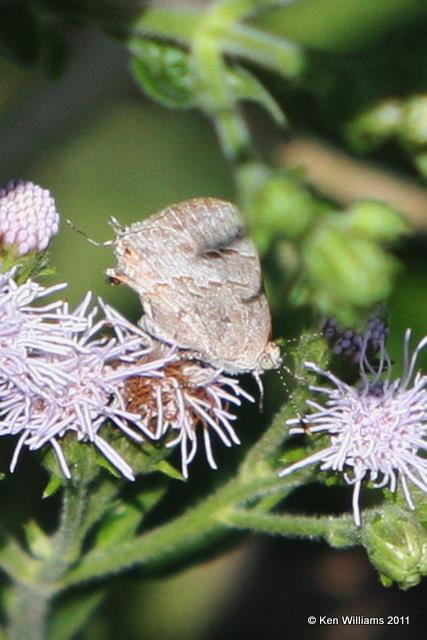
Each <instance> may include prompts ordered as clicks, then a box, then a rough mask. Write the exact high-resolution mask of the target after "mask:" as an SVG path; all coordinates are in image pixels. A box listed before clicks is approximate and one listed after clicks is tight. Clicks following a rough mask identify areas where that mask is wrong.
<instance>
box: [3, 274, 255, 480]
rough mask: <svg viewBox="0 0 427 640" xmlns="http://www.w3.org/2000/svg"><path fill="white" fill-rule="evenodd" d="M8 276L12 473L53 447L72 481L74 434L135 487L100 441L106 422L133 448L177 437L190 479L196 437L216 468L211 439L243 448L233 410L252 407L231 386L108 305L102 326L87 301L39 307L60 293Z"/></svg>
mask: <svg viewBox="0 0 427 640" xmlns="http://www.w3.org/2000/svg"><path fill="white" fill-rule="evenodd" d="M12 275H13V274H5V275H0V436H1V435H13V436H17V437H18V443H17V446H16V448H15V452H14V455H13V458H12V462H11V471H13V470H14V469H15V467H16V464H17V461H18V458H19V454H20V452H21V451H22V449H23V448H24V447H27V448H29V449H30V450H38V449H40V448H41V447H43V446H44V445H45V444H50V445H51V446H52V447H53V448H54V450H55V452H56V454H57V457H58V459H59V463H60V466H61V468H62V471H63V473H64V475H65V476H66V477H70V475H71V474H70V470H69V468H68V465H67V462H66V460H65V457H64V454H63V452H62V449H61V446H60V440H61V438H62V437H63V436H64V435H65V434H66V433H69V432H71V433H74V434H75V436H76V438H77V440H78V441H82V442H92V443H93V444H94V445H95V446H96V447H97V448H98V449H99V451H100V452H101V453H102V454H103V455H104V456H105V457H106V458H107V459H108V460H109V461H110V462H111V464H112V465H113V466H115V467H116V468H117V469H118V470H119V471H120V473H122V474H123V475H124V476H125V477H126V478H128V479H133V477H134V476H133V472H132V469H131V468H130V466H129V465H128V464H127V462H126V461H125V460H123V458H122V457H121V456H120V455H119V454H118V453H117V452H116V451H115V450H114V449H113V448H112V447H111V446H110V445H109V444H108V442H107V441H106V440H105V439H104V438H102V437H101V435H100V431H101V429H102V428H103V427H104V425H105V424H106V423H107V422H110V424H111V425H112V426H113V428H114V427H116V428H118V429H119V430H120V432H121V433H122V434H123V435H125V436H127V437H129V438H131V439H132V440H134V441H136V442H142V441H143V439H147V438H150V439H153V440H158V439H160V438H162V437H167V436H168V435H169V434H170V433H172V434H173V437H172V440H170V441H169V442H168V444H167V446H169V447H173V446H175V445H177V444H179V445H180V448H181V456H182V469H183V474H184V475H185V476H186V477H187V475H188V471H187V467H188V464H189V463H190V462H191V461H192V460H193V458H194V456H195V454H196V451H197V433H198V431H199V430H200V431H202V433H203V439H204V443H205V448H206V453H207V458H208V461H209V464H210V465H211V467H213V468H216V465H215V461H214V459H213V455H212V448H211V443H210V432H211V431H215V432H216V433H217V435H218V436H219V438H220V439H221V440H222V442H223V443H224V444H225V445H226V446H231V445H232V443H235V444H238V443H239V440H238V438H237V435H236V434H235V432H234V430H233V428H232V426H231V422H232V421H233V420H234V419H235V416H233V415H232V414H231V413H229V411H228V405H229V404H230V403H231V404H235V405H239V404H240V402H241V400H240V398H246V399H248V400H252V397H251V396H249V395H248V394H247V393H246V392H245V391H243V390H242V389H241V388H240V387H239V385H238V384H237V382H236V381H235V380H233V379H232V378H228V377H225V376H223V375H221V374H219V373H218V372H214V371H212V370H211V369H209V368H207V367H204V366H203V365H201V364H198V363H196V362H194V361H191V360H189V359H188V355H185V354H183V353H182V352H180V351H179V350H177V349H173V348H170V347H166V346H165V345H164V344H162V343H159V342H157V341H155V340H153V339H152V338H151V337H149V336H148V335H147V334H146V333H145V332H143V331H142V330H141V329H139V328H138V327H136V326H135V325H133V324H131V323H130V322H128V321H127V320H126V319H125V318H123V317H122V316H121V315H120V314H119V313H118V312H117V311H115V310H114V309H113V308H112V307H109V306H108V305H106V304H104V303H103V302H102V301H100V306H101V311H102V315H101V316H100V317H99V310H98V309H97V307H91V295H90V294H88V295H87V296H86V297H85V299H84V300H83V302H82V303H81V304H80V305H79V306H78V307H77V309H75V310H73V311H70V310H69V308H68V305H67V303H65V302H62V301H57V302H53V303H51V304H48V305H45V306H34V305H33V304H32V303H33V302H38V301H39V300H40V299H42V298H44V297H45V296H47V295H49V294H51V293H53V292H55V291H57V290H59V289H61V288H63V286H64V285H57V286H55V287H50V288H43V287H41V286H40V285H38V284H36V283H34V282H32V281H30V280H29V281H27V282H26V283H25V284H22V285H19V286H18V285H17V284H16V283H15V282H14V280H13V277H12ZM107 329H108V330H109V332H110V335H109V336H105V335H103V333H105V331H106V330H107Z"/></svg>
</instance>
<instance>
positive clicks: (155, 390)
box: [125, 354, 254, 478]
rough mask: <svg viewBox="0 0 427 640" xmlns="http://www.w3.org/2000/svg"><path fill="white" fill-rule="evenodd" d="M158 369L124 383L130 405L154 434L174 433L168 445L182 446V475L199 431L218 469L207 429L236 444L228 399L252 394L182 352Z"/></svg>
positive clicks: (237, 400)
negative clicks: (153, 375)
mask: <svg viewBox="0 0 427 640" xmlns="http://www.w3.org/2000/svg"><path fill="white" fill-rule="evenodd" d="M150 357H152V356H151V354H150V355H149V356H148V359H149V358H150ZM162 372H163V375H162V376H161V377H158V378H156V379H148V378H144V377H140V376H135V377H134V378H128V380H127V381H126V383H125V395H126V397H127V407H128V409H129V410H130V411H131V412H132V413H138V414H140V415H141V418H142V419H143V421H144V422H145V423H146V425H148V427H149V429H150V430H151V432H152V434H153V437H154V438H156V439H158V438H161V437H163V436H167V435H169V434H171V435H172V439H171V440H169V442H168V443H167V446H168V447H174V446H176V445H179V446H180V449H181V465H182V473H183V476H184V477H185V478H187V477H188V465H189V464H190V463H191V462H192V460H193V459H194V457H195V455H196V452H197V446H198V432H200V431H201V432H202V434H203V441H204V446H205V451H206V457H207V459H208V463H209V465H210V467H211V468H212V469H216V468H217V465H216V463H215V460H214V457H213V454H212V446H211V441H210V434H211V432H215V433H216V434H217V436H218V437H219V438H220V440H221V441H222V443H223V444H225V446H227V447H231V446H232V445H233V444H240V440H239V438H238V437H237V434H236V432H235V431H234V429H233V427H232V425H231V422H232V421H233V420H235V419H236V416H234V415H233V414H231V413H230V412H229V411H228V405H229V404H233V405H240V404H241V400H240V398H245V399H246V400H249V401H250V402H253V401H254V399H253V398H252V396H250V395H249V394H248V393H246V391H244V390H243V389H242V388H241V387H240V386H239V385H238V383H237V381H236V380H234V379H233V378H230V377H228V376H227V377H226V376H224V375H222V374H221V373H219V372H217V371H214V370H213V369H211V368H210V367H206V366H204V365H202V364H199V363H197V362H195V361H194V360H188V357H186V356H185V354H180V355H179V357H178V358H177V359H175V360H174V361H171V362H169V363H168V364H166V365H165V366H164V368H163V371H162Z"/></svg>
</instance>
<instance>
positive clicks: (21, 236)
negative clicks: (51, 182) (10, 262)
mask: <svg viewBox="0 0 427 640" xmlns="http://www.w3.org/2000/svg"><path fill="white" fill-rule="evenodd" d="M58 227H59V214H58V212H57V210H56V206H55V201H54V199H53V198H52V196H51V195H50V192H49V191H48V190H47V189H43V188H42V187H40V186H38V185H36V184H33V183H32V182H28V181H26V180H13V181H11V182H8V183H7V184H6V185H5V186H4V187H1V188H0V244H1V245H2V246H3V247H9V246H14V247H15V250H16V254H17V255H18V256H24V255H26V254H27V253H30V251H36V252H41V251H44V250H45V249H46V248H47V246H48V244H49V242H50V240H51V238H52V236H54V235H55V234H57V233H58Z"/></svg>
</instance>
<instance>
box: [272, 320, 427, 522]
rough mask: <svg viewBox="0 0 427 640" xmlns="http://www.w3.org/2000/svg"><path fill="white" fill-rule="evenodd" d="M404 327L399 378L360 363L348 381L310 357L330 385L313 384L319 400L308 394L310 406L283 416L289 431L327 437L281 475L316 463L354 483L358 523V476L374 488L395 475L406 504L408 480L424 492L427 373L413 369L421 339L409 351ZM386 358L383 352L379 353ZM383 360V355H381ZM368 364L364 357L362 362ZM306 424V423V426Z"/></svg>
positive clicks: (309, 365)
mask: <svg viewBox="0 0 427 640" xmlns="http://www.w3.org/2000/svg"><path fill="white" fill-rule="evenodd" d="M409 339H410V331H407V332H406V334H405V341H404V354H405V364H404V372H403V375H402V377H401V378H399V379H395V380H392V379H391V378H390V374H389V371H390V369H389V366H388V364H387V372H388V377H387V378H386V379H382V378H381V377H380V374H381V371H380V372H379V373H377V374H374V375H372V372H370V371H366V369H364V367H363V366H362V369H361V376H362V386H361V387H360V388H355V387H352V386H350V385H348V384H346V383H345V382H343V381H342V380H340V379H339V378H337V377H336V376H334V375H333V374H332V373H330V372H329V371H325V370H324V369H321V368H320V367H318V366H317V365H316V364H314V363H312V362H307V363H306V366H307V368H308V369H310V370H311V371H313V372H314V373H316V374H318V375H320V376H322V377H323V378H326V379H327V380H328V381H329V382H330V383H331V384H332V385H333V386H331V387H329V386H328V387H326V386H325V387H323V386H313V387H310V389H311V390H312V391H313V392H315V393H317V394H319V395H323V396H325V397H326V401H325V402H324V403H323V404H322V403H321V402H316V401H314V400H308V401H307V404H308V405H309V406H310V408H311V409H312V413H309V414H308V415H307V416H305V417H304V419H303V422H304V423H305V426H304V427H303V426H301V419H300V418H295V419H292V420H289V421H288V424H289V425H299V426H294V427H293V428H292V429H291V430H290V433H291V434H302V433H306V432H307V431H308V432H309V433H310V434H315V433H320V434H325V435H327V436H328V438H329V443H328V446H326V447H325V448H324V449H322V450H320V451H318V452H316V453H314V454H312V455H310V456H308V457H307V458H304V459H303V460H300V461H298V462H296V463H294V464H292V465H290V466H289V467H287V468H285V469H284V470H283V471H282V472H281V473H280V475H281V476H286V475H289V474H290V473H293V472H294V471H297V470H298V469H301V468H303V467H306V466H309V465H312V464H319V463H320V470H321V471H333V472H338V473H341V474H342V475H343V478H344V480H345V482H346V483H348V484H351V485H353V486H354V489H353V514H354V521H355V524H356V525H357V526H360V524H361V515H360V506H359V497H360V491H361V487H362V482H363V481H364V480H370V481H371V482H372V483H373V485H374V486H375V487H377V488H382V487H388V488H389V489H390V491H392V492H395V491H396V489H397V486H398V481H400V483H401V486H402V489H403V493H404V496H405V499H406V502H407V504H408V506H409V507H410V508H411V509H414V503H413V500H412V498H411V495H410V490H409V485H410V484H411V483H412V484H413V485H415V486H417V487H418V488H419V489H421V491H424V492H427V458H426V457H425V451H426V450H427V439H426V436H427V390H426V387H427V376H425V375H422V374H421V373H419V372H418V373H414V370H415V366H416V360H417V356H418V354H419V352H420V351H421V350H422V349H423V348H424V347H425V346H426V344H427V337H426V338H424V339H423V340H421V342H420V343H419V344H418V346H417V347H416V349H415V351H414V353H413V354H412V356H410V355H409ZM385 361H387V362H388V358H386V359H385ZM382 362H383V363H384V360H382ZM366 366H369V365H367V363H366V362H365V367H366ZM306 425H308V427H307V426H306Z"/></svg>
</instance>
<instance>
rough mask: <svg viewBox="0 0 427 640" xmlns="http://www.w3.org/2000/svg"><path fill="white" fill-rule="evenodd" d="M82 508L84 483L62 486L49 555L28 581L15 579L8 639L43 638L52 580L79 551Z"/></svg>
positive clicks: (56, 577) (26, 639)
mask: <svg viewBox="0 0 427 640" xmlns="http://www.w3.org/2000/svg"><path fill="white" fill-rule="evenodd" d="M85 508H86V485H83V484H81V485H80V486H77V487H76V486H73V485H71V484H69V485H67V487H66V488H65V489H64V497H63V501H62V513H61V520H60V524H59V528H58V531H57V533H56V534H55V535H54V537H53V540H52V546H51V551H50V554H49V556H48V557H47V558H46V559H45V561H44V562H41V561H39V563H38V570H37V571H35V572H34V575H33V579H32V581H31V583H30V582H27V584H22V583H21V582H18V583H15V586H14V589H13V594H12V606H11V608H10V611H9V626H8V638H9V640H23V639H24V638H25V640H42V639H44V638H46V627H47V619H48V614H49V610H50V604H51V600H52V598H53V597H54V596H55V591H56V589H55V583H56V582H57V581H58V580H59V579H60V577H61V576H62V575H63V573H64V572H65V571H66V569H67V568H68V567H69V566H70V564H72V563H73V562H74V561H75V560H76V559H77V558H78V556H79V553H80V547H81V540H82V526H81V525H82V521H83V518H84V512H85Z"/></svg>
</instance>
